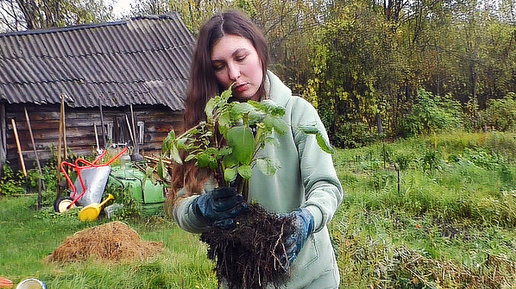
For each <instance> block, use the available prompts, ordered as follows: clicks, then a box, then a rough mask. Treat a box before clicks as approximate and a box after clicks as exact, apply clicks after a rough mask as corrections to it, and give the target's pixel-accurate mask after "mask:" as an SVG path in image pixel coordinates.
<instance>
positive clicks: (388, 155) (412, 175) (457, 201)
mask: <svg viewBox="0 0 516 289" xmlns="http://www.w3.org/2000/svg"><path fill="white" fill-rule="evenodd" d="M515 145H516V140H515V136H514V135H508V134H499V133H497V134H492V133H487V134H465V133H457V134H453V135H436V136H431V137H427V138H413V139H407V140H402V141H398V142H395V143H381V144H376V145H373V146H369V147H365V148H360V149H354V150H340V151H338V152H337V154H336V155H335V158H334V160H335V164H336V168H337V171H338V174H339V177H340V179H341V180H342V183H343V185H344V187H345V188H346V196H345V198H344V201H343V204H342V206H341V208H340V210H339V212H338V215H337V217H336V218H335V220H334V222H333V223H332V224H331V225H330V227H331V230H332V236H333V237H334V239H335V243H336V247H337V248H338V252H339V266H340V268H341V275H342V278H343V281H342V284H343V286H344V287H345V288H369V287H371V288H493V287H496V288H514V287H516V281H515V278H516V277H515V276H516V269H515V264H516V263H515V262H516V230H515V228H516V177H515V176H516V174H515V172H516V164H515V162H514V160H515V158H514V153H515V152H516V151H515V150H513V148H514V147H515ZM434 267H439V268H441V270H440V272H436V271H434V269H432V268H434Z"/></svg>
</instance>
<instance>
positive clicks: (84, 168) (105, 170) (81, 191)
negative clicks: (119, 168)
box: [54, 147, 128, 213]
mask: <svg viewBox="0 0 516 289" xmlns="http://www.w3.org/2000/svg"><path fill="white" fill-rule="evenodd" d="M127 150H128V147H125V148H124V149H122V150H121V151H120V152H119V153H118V154H117V155H116V156H114V157H113V158H112V159H111V160H109V161H108V162H107V163H103V164H97V163H98V162H99V161H100V160H101V159H102V158H103V157H104V156H105V155H106V152H107V150H103V151H102V153H101V154H100V155H99V156H98V157H96V158H95V160H94V161H93V162H89V161H87V160H85V159H81V158H78V159H76V160H75V163H70V162H66V161H64V162H61V167H60V169H61V172H62V173H63V174H64V176H65V178H66V181H67V182H68V186H69V187H70V188H71V190H72V191H71V193H70V197H64V198H60V199H58V200H57V201H56V202H55V203H54V210H55V211H56V212H58V213H62V212H65V211H67V210H68V209H70V208H72V207H74V206H76V205H78V206H82V207H84V206H87V205H90V204H94V203H100V201H101V200H102V195H103V193H104V189H105V188H106V184H107V181H108V178H109V174H110V172H111V166H110V165H111V163H112V162H114V161H115V160H116V159H117V158H119V157H120V156H121V155H123V154H124V153H125V152H127ZM66 167H70V168H72V169H73V170H74V171H75V172H76V174H77V179H76V180H75V183H74V182H72V180H71V179H70V176H68V173H67V171H66V169H65V168H66Z"/></svg>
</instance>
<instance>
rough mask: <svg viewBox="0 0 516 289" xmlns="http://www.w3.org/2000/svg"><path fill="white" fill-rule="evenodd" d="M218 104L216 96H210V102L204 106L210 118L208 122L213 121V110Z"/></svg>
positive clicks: (207, 116)
mask: <svg viewBox="0 0 516 289" xmlns="http://www.w3.org/2000/svg"><path fill="white" fill-rule="evenodd" d="M216 106H217V102H216V99H215V98H214V97H213V98H210V100H208V102H207V103H206V107H205V108H204V113H205V114H206V119H207V120H208V122H211V121H212V120H213V110H214V109H215V107H216Z"/></svg>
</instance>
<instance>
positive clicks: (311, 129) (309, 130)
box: [299, 125, 319, 134]
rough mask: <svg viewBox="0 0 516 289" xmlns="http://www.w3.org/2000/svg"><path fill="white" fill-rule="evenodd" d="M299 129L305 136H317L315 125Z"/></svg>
mask: <svg viewBox="0 0 516 289" xmlns="http://www.w3.org/2000/svg"><path fill="white" fill-rule="evenodd" d="M299 129H300V130H301V131H302V132H304V133H306V134H317V133H319V129H317V127H316V126H315V125H305V126H300V127H299Z"/></svg>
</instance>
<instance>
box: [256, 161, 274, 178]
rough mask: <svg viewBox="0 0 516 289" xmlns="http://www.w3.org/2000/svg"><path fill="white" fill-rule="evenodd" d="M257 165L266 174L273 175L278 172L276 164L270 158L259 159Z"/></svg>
mask: <svg viewBox="0 0 516 289" xmlns="http://www.w3.org/2000/svg"><path fill="white" fill-rule="evenodd" d="M256 166H257V167H258V169H259V170H260V172H262V173H263V174H264V175H267V176H272V175H274V174H275V173H276V170H277V168H276V166H275V165H274V163H273V162H272V161H271V160H270V159H263V158H261V159H257V160H256Z"/></svg>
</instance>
